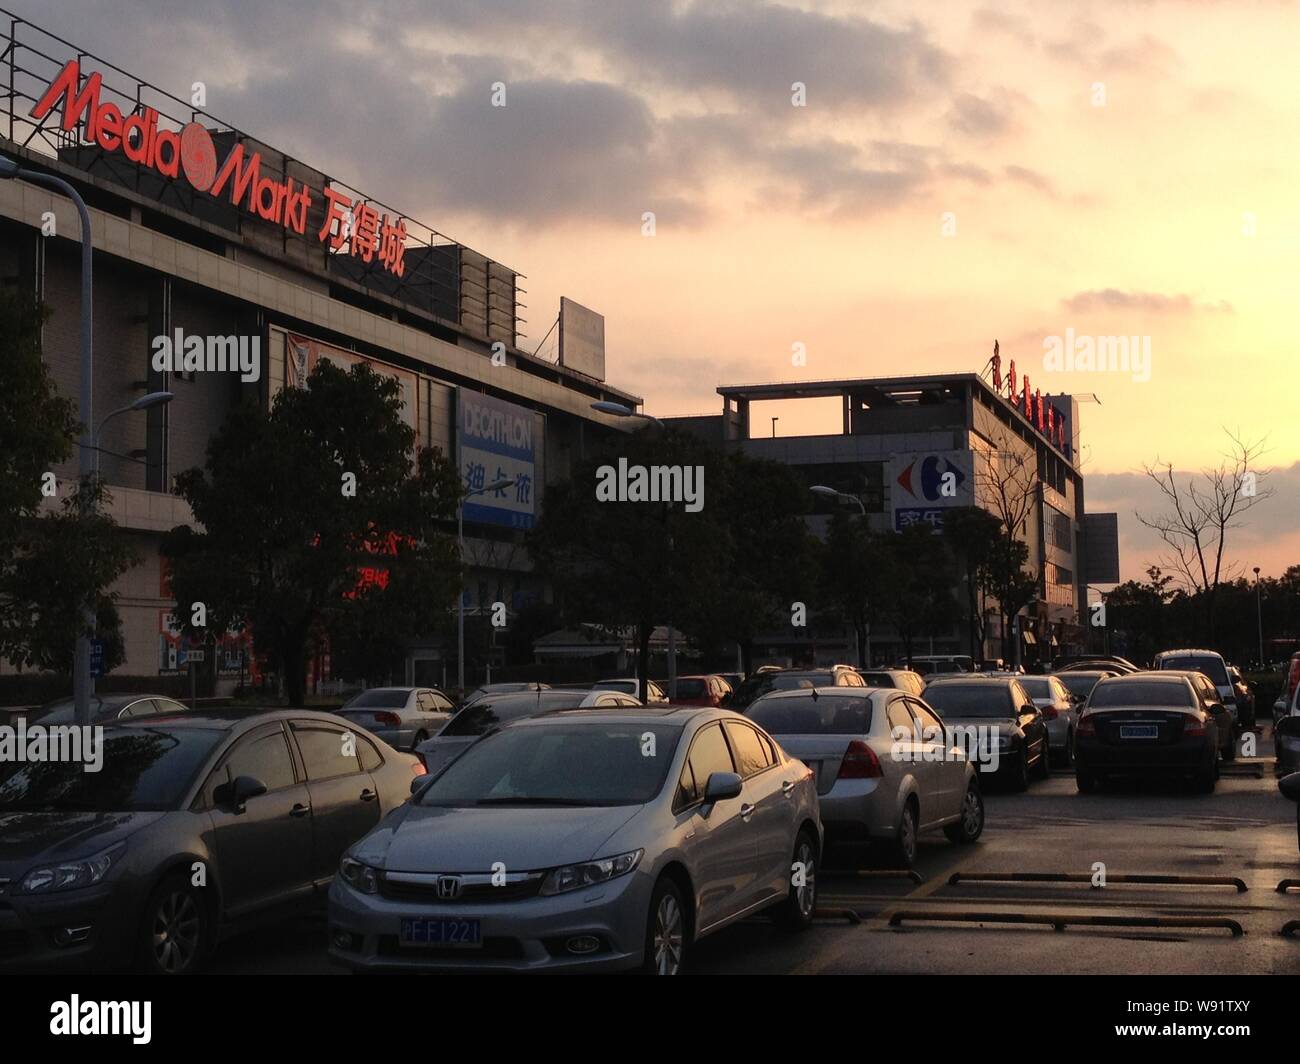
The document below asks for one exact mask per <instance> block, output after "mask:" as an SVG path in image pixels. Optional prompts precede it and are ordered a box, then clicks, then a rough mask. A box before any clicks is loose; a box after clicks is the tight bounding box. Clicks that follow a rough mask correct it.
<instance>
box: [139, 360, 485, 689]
mask: <svg viewBox="0 0 1300 1064" xmlns="http://www.w3.org/2000/svg"><path fill="white" fill-rule="evenodd" d="M414 448H415V432H414V430H413V429H411V428H410V427H409V426H408V425H407V424H406V423H405V422H404V421H403V420H402V415H401V394H400V388H399V386H398V384H397V383H396V382H395V381H393V380H390V379H388V378H385V377H380V376H378V375H377V374H375V373H374V372H372V371H371V370H370V369H369V368H368V367H366V366H365V365H357V366H354V367H352V369H351V371H350V372H345V371H344V370H342V369H339V368H338V367H336V366H333V365H331V364H330V363H328V362H323V361H322V362H321V363H320V364H319V365H318V366H317V367H316V369H315V370H314V371H313V372H312V374H311V377H310V378H309V379H308V381H307V387H306V388H302V389H299V388H286V389H285V390H283V391H281V392H280V394H279V395H277V396H276V399H275V402H274V404H273V406H272V408H271V411H270V412H269V413H267V412H266V411H263V410H261V409H260V408H259V407H257V406H256V405H255V404H253V403H245V404H241V405H240V406H239V407H237V408H235V409H234V410H232V411H231V413H230V415H229V416H228V417H227V419H226V421H225V422H224V423H223V424H222V426H221V428H220V430H219V431H218V432H217V434H216V435H215V436H214V437H213V439H212V440H211V442H210V443H209V445H208V451H207V458H206V462H205V465H204V468H203V469H191V470H188V471H186V472H185V473H182V474H181V475H180V476H178V477H177V479H176V484H177V491H178V493H179V494H180V495H181V496H182V497H184V498H185V500H186V501H187V502H188V503H189V504H190V507H191V508H192V510H193V512H194V518H195V521H196V522H197V523H198V525H199V526H201V529H202V531H196V530H194V529H192V528H190V527H188V526H180V527H178V528H175V529H173V530H172V531H171V532H170V533H169V534H168V535H167V537H166V538H165V540H164V544H163V551H164V553H165V554H166V555H167V556H168V557H169V558H170V559H171V562H172V589H173V593H174V595H175V597H176V602H177V606H178V614H179V620H181V621H182V622H183V624H184V626H185V627H186V629H187V630H188V631H190V632H191V633H195V632H198V631H201V630H202V629H200V628H199V627H198V626H196V625H194V624H193V623H192V621H193V612H192V606H193V604H194V603H202V604H203V605H204V607H205V610H206V614H207V616H206V621H207V624H206V629H207V630H208V631H214V632H221V631H224V630H226V629H228V628H239V627H242V626H244V625H250V626H251V628H252V632H253V638H254V642H255V644H256V645H257V647H258V648H259V649H261V650H265V651H266V652H267V653H268V656H269V659H270V661H271V662H272V663H273V666H274V667H275V668H276V669H278V670H280V671H281V672H282V673H283V676H284V682H285V689H286V694H287V696H288V699H289V702H290V703H291V704H292V705H301V704H302V703H303V699H304V696H305V679H306V677H305V673H306V663H307V659H308V652H309V649H310V648H311V647H312V646H313V645H315V644H316V642H317V641H318V640H320V639H322V638H324V637H326V636H332V637H334V638H335V639H337V640H339V644H338V647H337V650H338V652H340V653H341V654H342V655H343V657H344V659H345V660H349V661H351V662H353V663H357V664H358V666H359V667H364V668H372V669H373V668H380V667H382V664H383V662H384V661H385V660H386V659H387V658H388V656H389V654H388V652H389V650H390V649H391V650H393V652H394V653H395V652H396V651H395V648H397V647H399V646H401V645H402V643H403V642H404V640H406V639H408V638H410V637H411V636H413V635H416V634H419V633H422V632H426V631H429V630H431V629H432V628H433V627H434V626H435V624H436V623H437V620H438V618H439V617H440V616H441V615H442V614H443V613H444V612H445V611H446V610H447V609H449V608H450V606H451V605H452V603H454V601H455V593H456V588H457V586H458V583H459V581H458V570H459V558H458V555H457V551H456V543H455V540H454V539H453V538H452V537H451V536H450V535H448V534H447V531H446V530H447V528H448V526H449V522H450V521H452V520H453V519H454V518H455V514H456V506H457V502H458V499H459V498H460V495H461V492H462V490H463V489H462V486H461V484H460V480H459V477H458V476H457V473H456V469H455V467H454V466H453V465H452V464H451V463H450V462H448V460H447V459H446V458H445V457H444V456H443V454H442V452H441V451H440V450H438V449H437V448H425V449H423V450H420V451H419V452H418V453H415V454H413V452H414Z"/></svg>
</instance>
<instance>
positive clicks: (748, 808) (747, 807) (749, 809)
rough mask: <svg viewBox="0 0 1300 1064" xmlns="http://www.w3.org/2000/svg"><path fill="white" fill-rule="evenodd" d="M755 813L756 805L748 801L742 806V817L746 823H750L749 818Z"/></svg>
mask: <svg viewBox="0 0 1300 1064" xmlns="http://www.w3.org/2000/svg"><path fill="white" fill-rule="evenodd" d="M753 815H754V807H753V806H752V805H751V804H749V803H748V802H746V803H745V804H744V805H742V806H741V807H740V819H741V820H743V821H745V823H746V824H748V823H749V818H750V817H751V816H753Z"/></svg>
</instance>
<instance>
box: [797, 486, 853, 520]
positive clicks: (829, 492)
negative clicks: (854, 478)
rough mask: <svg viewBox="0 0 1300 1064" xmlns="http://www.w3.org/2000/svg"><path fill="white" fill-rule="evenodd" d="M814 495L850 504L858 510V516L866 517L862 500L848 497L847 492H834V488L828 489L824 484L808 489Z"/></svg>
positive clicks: (851, 496)
mask: <svg viewBox="0 0 1300 1064" xmlns="http://www.w3.org/2000/svg"><path fill="white" fill-rule="evenodd" d="M808 490H809V491H811V492H812V493H813V494H814V495H821V496H822V497H823V498H827V499H834V500H835V501H836V502H851V503H853V505H854V506H856V507H857V508H858V514H859V515H860V516H862V517H866V516H867V508H866V506H865V505H864V504H863V502H862V500H861V499H859V498H858V497H857V496H856V495H850V494H849V493H848V492H847V491H836V490H835V489H834V488H828V487H827V486H826V485H825V484H814V485H813V486H812V487H811V488H809V489H808Z"/></svg>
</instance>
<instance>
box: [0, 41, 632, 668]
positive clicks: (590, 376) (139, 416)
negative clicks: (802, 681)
mask: <svg viewBox="0 0 1300 1064" xmlns="http://www.w3.org/2000/svg"><path fill="white" fill-rule="evenodd" d="M0 58H3V60H4V61H3V62H0V81H3V82H4V83H5V93H4V96H3V97H2V98H0V155H3V156H5V157H7V158H9V159H12V160H15V161H17V162H18V163H19V164H20V165H21V166H22V167H24V168H25V169H28V170H33V171H40V172H43V173H45V174H53V175H57V176H59V177H62V178H63V179H65V180H67V181H68V182H70V183H71V184H72V185H74V186H75V187H76V189H77V190H78V191H79V192H80V194H81V196H82V197H83V198H84V199H85V201H86V203H87V204H88V206H89V209H90V216H91V223H92V232H93V244H94V316H93V323H94V371H93V401H92V411H93V423H94V424H96V425H97V424H98V423H99V422H100V420H101V419H103V417H104V416H105V415H106V414H108V413H110V412H112V411H116V410H118V409H119V408H122V407H124V406H128V405H129V404H131V403H132V402H133V401H134V400H136V399H138V398H140V397H141V396H143V395H146V394H148V393H150V392H157V391H164V390H165V391H168V392H171V393H173V395H174V398H173V399H172V401H171V402H170V403H168V404H166V405H160V406H156V407H154V408H152V409H149V410H147V411H145V412H137V413H128V414H124V415H123V416H119V417H115V418H113V419H112V420H111V421H110V422H108V424H107V425H106V427H105V429H104V431H103V434H102V436H101V438H100V441H99V448H100V455H101V470H102V473H103V475H104V477H105V479H106V481H107V483H108V485H109V488H110V491H111V493H112V502H111V512H112V514H113V516H114V517H115V518H116V519H117V521H118V523H119V524H120V525H122V526H123V527H124V528H126V529H128V530H129V532H130V534H131V537H132V539H133V541H134V546H135V550H136V553H137V555H138V556H139V559H140V561H139V564H138V565H137V566H136V567H135V568H133V569H131V570H130V571H129V572H128V573H127V574H126V575H125V576H124V577H123V578H122V580H121V581H120V582H119V584H118V586H117V587H116V589H115V590H116V591H117V592H118V594H119V599H118V605H119V609H120V612H121V615H122V618H123V623H124V634H125V640H126V662H125V664H124V665H122V666H121V667H119V669H118V670H117V673H116V675H118V676H121V675H127V676H131V677H156V676H158V675H166V674H174V673H175V672H176V671H177V670H178V668H179V667H180V665H181V664H182V663H183V661H184V658H185V654H186V647H185V646H184V645H183V644H182V641H181V640H180V638H179V637H178V635H177V632H176V630H175V628H174V626H173V624H172V622H171V616H170V613H171V609H172V606H173V602H172V601H171V600H170V599H169V597H168V595H167V593H166V591H165V577H166V574H165V572H164V567H163V565H162V559H161V556H160V554H159V543H160V538H161V534H162V533H163V532H164V531H166V530H168V529H170V528H172V527H173V526H176V525H178V524H183V523H187V522H190V521H191V520H192V515H191V514H190V512H189V510H188V507H187V505H186V504H185V503H184V501H183V500H181V499H180V498H178V497H177V496H176V495H173V494H172V493H171V487H172V484H173V480H174V478H175V477H176V475H177V474H178V473H180V472H182V471H183V470H186V469H189V468H191V467H194V466H198V465H202V463H203V461H204V456H205V450H206V447H207V444H208V441H209V440H210V439H211V438H212V436H213V434H214V433H215V432H216V431H217V429H218V426H220V425H221V423H222V420H223V419H224V418H225V417H226V415H227V413H228V412H229V411H230V410H231V408H232V406H234V405H235V404H236V403H237V402H239V401H241V400H242V399H245V398H247V397H254V398H255V399H256V401H257V402H259V403H261V404H264V405H266V406H268V407H269V405H270V404H271V403H272V402H273V401H274V399H275V397H276V395H277V393H278V392H279V391H280V390H281V389H282V388H287V387H295V386H298V385H299V384H300V383H301V382H302V381H303V379H304V378H305V377H306V375H307V374H308V373H310V372H311V369H312V368H313V367H314V365H315V364H316V363H317V362H318V361H319V360H322V359H324V360H329V361H332V362H336V363H338V364H341V365H344V366H346V365H351V364H353V363H357V362H364V363H367V364H369V365H370V366H371V367H372V368H374V369H375V370H376V371H378V372H380V373H382V374H385V375H387V376H390V377H392V378H393V379H395V380H397V381H398V382H399V383H400V385H401V389H402V396H403V400H404V405H403V413H404V416H405V418H406V420H407V422H408V424H409V425H410V426H411V427H412V428H413V429H414V430H415V433H416V437H417V439H418V442H419V444H420V445H421V446H436V447H439V448H441V449H442V450H443V451H444V452H445V453H446V454H448V455H449V456H455V459H456V461H457V462H458V463H459V465H460V468H461V471H462V474H463V475H464V476H465V478H466V480H467V482H469V483H470V484H471V485H479V486H482V485H483V484H485V483H489V484H490V483H492V482H493V481H497V480H505V479H512V480H513V481H514V484H513V486H512V487H511V488H510V489H508V490H507V491H505V492H500V491H498V492H494V493H492V494H491V495H482V496H478V497H477V498H475V499H473V500H472V501H470V502H468V503H466V505H465V512H464V516H465V532H466V555H467V560H468V562H469V563H470V572H469V577H468V581H467V593H468V602H469V608H470V610H471V612H473V611H475V610H476V609H477V608H478V606H479V605H480V604H485V603H492V602H497V601H503V602H505V603H506V604H507V606H508V607H517V606H519V605H520V604H521V603H524V602H527V601H530V600H533V599H535V598H537V596H539V595H540V594H541V591H542V589H541V587H540V586H539V585H538V582H537V581H536V579H535V578H534V577H533V576H532V574H531V572H530V564H529V560H528V557H527V553H526V551H525V550H524V549H523V535H524V533H525V532H526V530H527V529H528V528H529V527H531V526H532V524H533V523H534V521H535V520H536V517H537V515H538V513H539V512H540V510H541V507H542V506H543V505H544V503H545V496H546V486H547V485H548V484H553V483H555V482H556V481H557V480H559V479H562V478H564V477H566V476H567V474H568V471H569V469H570V467H571V464H572V463H573V462H574V461H575V460H578V459H580V458H581V456H582V455H583V453H584V451H585V449H586V448H588V447H589V446H591V445H592V443H593V441H595V440H597V439H599V438H601V437H603V436H608V435H609V434H611V433H614V432H618V431H625V426H624V425H622V424H620V423H619V420H618V419H617V418H610V417H608V416H606V415H603V414H599V413H596V412H594V411H593V410H592V403H594V402H597V401H613V402H616V403H620V404H623V405H626V406H636V405H639V403H640V399H639V398H638V397H637V396H635V395H632V394H629V393H628V392H626V391H622V390H620V389H618V388H616V387H614V386H613V385H611V384H609V383H608V382H606V381H605V379H604V376H605V369H604V367H605V356H604V322H603V319H602V318H601V317H600V316H599V315H597V314H594V313H592V312H591V311H588V310H586V309H585V308H583V307H582V306H581V305H579V304H577V303H575V302H573V301H571V300H567V299H566V300H563V301H562V305H561V308H560V310H559V319H558V331H559V344H558V361H551V360H548V359H544V358H538V357H535V356H534V355H532V354H529V353H528V351H526V350H525V337H524V334H523V331H522V328H523V324H524V322H523V319H522V317H521V311H522V309H523V302H522V299H523V296H524V289H523V280H524V278H523V277H522V276H521V275H520V274H518V273H517V272H515V271H514V270H512V269H510V268H508V267H506V266H504V265H502V264H501V263H499V262H496V261H494V260H493V259H491V258H490V257H489V256H487V255H485V254H483V253H480V252H478V251H475V250H473V249H471V248H468V247H465V246H464V245H462V244H459V243H457V242H455V241H453V240H451V239H449V238H447V237H445V236H443V235H442V234H440V233H438V232H436V231H435V230H433V229H431V228H429V227H428V226H425V225H422V224H420V223H418V222H416V221H415V220H414V219H412V218H410V217H409V216H406V215H404V214H402V213H400V212H399V211H397V210H394V209H392V208H390V207H388V206H386V205H384V204H382V203H378V202H376V201H374V200H372V199H369V198H368V197H366V196H364V195H363V194H362V193H360V192H359V191H358V190H356V189H355V188H352V187H351V186H348V185H345V184H343V183H342V182H341V181H339V180H337V179H335V178H333V177H331V176H330V175H328V174H326V173H325V172H323V171H321V170H319V169H316V168H314V167H313V166H312V165H310V163H308V162H305V161H302V160H299V159H297V158H295V157H293V156H291V155H288V154H286V153H285V152H284V151H282V150H280V149H278V148H275V147H272V146H271V145H268V144H265V143H262V142H260V141H258V140H256V139H254V138H253V137H251V136H250V135H249V134H247V133H245V132H244V131H242V130H238V129H234V128H232V127H231V126H229V125H227V124H224V123H222V122H221V121H219V120H218V119H216V118H214V117H213V116H212V115H210V114H208V113H206V112H204V111H201V110H195V109H194V108H193V106H192V105H191V103H189V102H187V101H184V100H181V99H180V98H178V97H175V96H172V95H170V94H168V93H166V92H165V91H163V90H161V89H158V88H155V87H153V86H151V85H149V84H147V83H146V82H144V81H141V80H139V79H138V78H136V77H133V76H131V75H128V74H126V73H124V72H123V71H121V70H120V69H118V68H117V67H115V66H113V65H111V63H110V62H108V61H107V60H103V59H99V58H96V57H95V56H93V55H90V54H88V53H87V52H85V51H84V50H81V49H79V48H77V47H75V46H74V45H72V44H69V43H68V42H65V41H63V40H61V39H59V38H56V37H53V36H51V35H49V34H47V33H45V32H43V31H41V30H40V29H38V28H37V27H34V26H32V25H30V24H28V23H24V22H21V21H13V22H10V21H8V20H5V21H4V22H3V23H0ZM361 132H362V134H363V135H364V132H365V131H361ZM376 158H379V156H378V154H376ZM361 176H362V177H364V175H361ZM0 278H2V279H3V283H5V284H8V285H17V286H19V287H21V288H22V289H24V290H26V291H29V292H32V293H34V294H35V295H36V296H38V297H39V298H40V299H41V300H43V301H44V302H45V303H46V304H47V306H48V307H49V308H50V309H51V310H52V312H53V314H52V317H51V319H50V321H49V323H48V325H47V326H46V329H45V333H44V337H43V349H44V352H45V357H46V359H47V361H48V364H49V366H50V368H51V370H52V374H53V378H54V380H55V382H56V384H57V386H58V389H59V391H60V393H61V394H63V395H65V396H69V397H73V398H75V397H76V396H77V395H78V393H79V388H80V381H81V357H80V348H79V321H80V314H81V305H80V304H81V300H80V283H81V269H80V231H79V226H78V216H77V214H76V212H75V211H74V209H73V207H72V204H71V202H70V201H69V200H68V199H66V198H64V197H63V196H61V195H58V194H55V193H52V192H51V191H49V190H48V189H47V188H45V187H42V186H41V185H40V184H38V183H33V182H30V181H26V180H22V179H16V180H6V181H0ZM537 316H538V318H539V319H544V320H543V326H542V327H541V328H540V329H539V330H538V331H539V332H541V333H545V332H546V331H547V329H546V327H545V326H547V325H549V324H550V323H551V321H552V320H553V315H552V314H549V313H546V314H538V315H537ZM195 337H197V338H199V339H200V340H202V341H203V345H204V346H203V353H202V357H199V355H198V354H197V350H198V349H197V347H196V348H194V349H193V350H194V352H195V356H194V357H192V358H191V357H187V353H188V352H190V350H191V349H190V347H189V343H190V341H191V338H195ZM159 338H167V339H168V340H169V341H172V343H173V344H174V345H175V346H176V347H177V348H178V349H179V351H178V353H177V354H176V355H175V358H174V361H169V360H168V359H166V358H155V354H156V353H157V352H158V351H159V350H165V348H160V347H159V344H158V341H159ZM240 354H242V355H243V358H244V366H243V368H244V369H247V368H248V367H249V366H250V365H254V364H255V367H256V371H255V372H241V371H239V370H235V369H234V368H233V365H232V364H233V363H236V362H238V361H239V357H238V356H239V355H240ZM254 355H256V357H255V358H254ZM223 362H224V364H225V366H226V368H225V369H222V368H220V365H221V364H222V363H223ZM76 471H77V459H76V457H75V456H74V457H73V458H72V459H71V460H69V461H68V462H67V463H65V464H64V465H62V466H60V467H58V468H57V469H56V470H55V472H56V474H57V476H58V477H59V478H60V480H61V481H62V483H61V484H60V495H62V494H63V493H65V492H66V491H67V490H68V488H69V481H70V480H75V477H76ZM242 643H243V641H242V640H240V639H236V638H233V637H228V638H227V639H226V641H225V644H224V646H223V648H222V649H221V650H219V651H218V654H217V655H216V656H217V658H218V662H217V668H218V670H219V672H220V673H221V674H223V675H225V676H232V675H237V674H238V672H239V669H240V667H241V661H240V656H241V655H240V650H241V647H242ZM408 650H409V655H408V661H407V673H408V677H409V678H411V679H413V680H414V679H417V678H418V679H419V681H420V682H431V681H441V679H442V677H443V675H444V673H443V667H444V665H445V663H446V660H445V659H446V655H445V654H444V651H443V649H442V648H440V647H439V646H438V645H437V644H436V642H433V641H431V642H429V643H427V644H426V645H418V644H416V645H412V646H411V647H409V648H408ZM5 668H6V667H4V666H0V671H4V669H5ZM10 671H11V670H10Z"/></svg>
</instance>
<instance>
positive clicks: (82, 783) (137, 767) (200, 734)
mask: <svg viewBox="0 0 1300 1064" xmlns="http://www.w3.org/2000/svg"><path fill="white" fill-rule="evenodd" d="M225 734H226V733H225V732H223V731H220V730H218V729H215V728H212V729H209V728H184V729H181V728H178V729H176V730H175V731H159V730H156V729H153V728H122V729H117V728H114V729H112V730H110V731H107V732H105V734H104V737H103V742H102V746H101V747H100V749H99V751H98V753H99V754H100V756H101V757H102V762H101V768H100V769H99V771H97V772H88V771H86V768H87V765H86V762H85V761H83V760H77V761H73V760H70V759H66V758H65V759H64V760H61V761H20V762H10V763H8V764H4V765H0V812H46V813H54V812H60V813H62V812H77V813H88V812H95V813H135V812H146V811H161V810H169V809H176V808H177V807H178V806H179V804H180V801H181V799H182V798H183V797H184V796H185V792H186V791H187V790H188V789H189V787H190V785H191V784H192V783H193V782H194V777H195V775H196V774H197V773H198V771H199V769H200V768H202V766H203V764H204V763H205V762H206V761H207V759H208V756H209V755H210V754H211V753H212V751H213V750H214V749H215V748H216V746H217V744H218V743H219V742H220V741H221V740H222V738H223V737H224V736H225ZM92 767H93V765H92Z"/></svg>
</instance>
